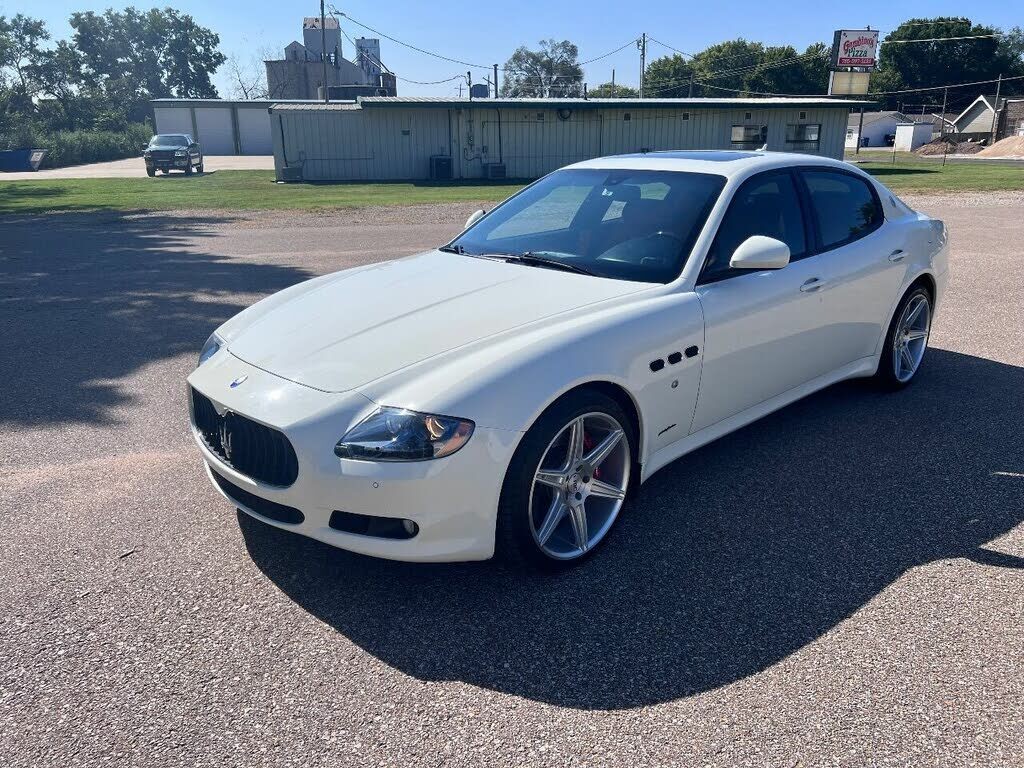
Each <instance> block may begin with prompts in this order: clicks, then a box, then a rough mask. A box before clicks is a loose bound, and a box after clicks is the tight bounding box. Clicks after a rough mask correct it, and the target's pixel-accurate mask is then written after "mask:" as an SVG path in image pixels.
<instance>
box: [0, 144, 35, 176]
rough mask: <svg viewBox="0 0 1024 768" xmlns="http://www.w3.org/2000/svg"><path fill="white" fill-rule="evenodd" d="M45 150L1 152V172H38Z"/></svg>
mask: <svg viewBox="0 0 1024 768" xmlns="http://www.w3.org/2000/svg"><path fill="white" fill-rule="evenodd" d="M44 157H46V150H45V149H8V150H5V151H3V152H0V171H38V170H39V164H40V163H41V162H43V158H44Z"/></svg>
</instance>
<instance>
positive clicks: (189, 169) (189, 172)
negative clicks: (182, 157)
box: [185, 160, 192, 176]
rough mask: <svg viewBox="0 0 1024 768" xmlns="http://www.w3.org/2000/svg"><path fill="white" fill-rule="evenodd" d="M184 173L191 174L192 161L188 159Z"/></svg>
mask: <svg viewBox="0 0 1024 768" xmlns="http://www.w3.org/2000/svg"><path fill="white" fill-rule="evenodd" d="M185 175H186V176H191V175H192V161H191V160H189V161H188V165H186V166H185Z"/></svg>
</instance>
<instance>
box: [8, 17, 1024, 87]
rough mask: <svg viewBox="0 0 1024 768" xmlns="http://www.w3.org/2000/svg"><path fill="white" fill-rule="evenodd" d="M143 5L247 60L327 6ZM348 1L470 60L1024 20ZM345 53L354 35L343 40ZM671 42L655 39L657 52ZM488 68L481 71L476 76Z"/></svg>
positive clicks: (424, 69) (805, 41)
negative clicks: (522, 51)
mask: <svg viewBox="0 0 1024 768" xmlns="http://www.w3.org/2000/svg"><path fill="white" fill-rule="evenodd" d="M108 5H112V6H113V7H118V8H119V7H123V5H121V4H117V3H103V2H101V3H98V4H93V5H90V4H89V2H88V0H47V1H46V2H45V3H44V2H39V0H35V1H34V2H28V1H27V0H22V1H21V2H11V1H10V0H6V1H5V0H0V14H4V15H8V16H10V15H13V14H15V13H19V12H20V13H25V14H28V15H31V16H35V17H37V18H43V19H44V20H45V21H46V22H47V24H48V26H49V28H50V31H51V33H52V34H53V35H54V36H55V37H63V36H67V35H69V34H70V32H71V30H70V27H69V26H68V24H67V19H68V17H69V16H70V14H71V13H72V12H73V11H77V10H95V11H100V10H103V9H104V8H106V7H108ZM134 5H135V6H136V7H141V8H146V7H152V6H154V5H156V6H160V7H163V6H165V5H171V6H173V7H176V8H178V9H180V10H183V11H185V12H187V13H190V14H192V16H193V17H195V19H196V20H197V21H198V22H199V23H200V24H203V25H204V26H207V27H210V28H212V29H213V30H215V31H216V32H217V33H218V34H219V35H220V38H221V50H222V51H224V53H226V54H237V55H238V56H239V57H240V58H241V59H242V60H243V61H248V60H250V59H253V58H255V57H256V56H257V54H258V53H259V52H260V51H261V50H263V49H266V48H270V49H273V50H275V51H277V50H281V49H283V48H284V46H285V45H287V44H288V43H289V42H290V41H291V40H293V39H301V35H302V17H303V16H306V15H309V16H312V15H316V14H318V13H319V2H308V3H299V2H267V0H249V2H238V1H236V0H206V1H205V2H196V1H195V0H161V1H160V2H153V3H146V2H136V3H134ZM335 5H336V6H337V7H338V8H339V10H341V11H344V12H346V13H348V14H351V16H353V17H354V18H356V19H358V20H359V21H361V22H363V23H365V24H368V25H370V26H371V27H375V28H376V29H379V30H380V31H382V32H385V33H387V34H389V35H391V36H392V37H395V38H398V39H399V40H403V41H406V42H409V43H413V44H415V45H417V46H419V47H421V48H426V49H429V50H433V51H438V52H440V53H444V54H446V55H448V56H450V57H452V58H455V59H461V60H464V61H468V62H473V63H480V64H491V63H494V62H496V63H498V64H499V65H500V64H502V63H504V61H505V59H507V58H508V57H509V55H510V54H511V53H512V51H514V50H515V49H516V47H518V46H520V45H527V46H535V45H536V43H537V41H538V40H540V39H542V38H548V37H553V38H556V39H559V40H561V39H569V40H572V41H573V42H575V43H576V44H577V45H578V46H579V49H580V60H581V61H585V60H587V59H591V58H593V57H596V56H600V55H601V54H604V53H607V52H608V51H611V50H613V49H615V48H618V47H619V46H620V45H622V44H623V43H626V42H628V41H629V40H631V39H633V38H634V37H638V36H639V35H640V33H641V32H647V33H648V34H649V35H652V36H653V37H655V38H656V39H658V40H660V41H662V42H664V43H667V44H668V45H670V46H673V47H675V48H678V49H680V50H683V51H687V52H692V51H697V50H700V49H701V48H704V47H706V46H707V45H710V44H712V43H715V42H719V41H721V40H726V39H730V38H735V37H745V38H747V39H749V40H759V41H762V42H765V43H772V44H785V43H789V44H792V45H794V46H796V47H797V48H798V49H802V48H804V47H805V46H807V45H809V44H810V43H813V42H816V41H825V42H830V41H831V37H832V31H833V30H834V29H839V28H844V27H845V28H860V27H863V26H864V25H870V26H871V27H872V28H877V29H881V30H882V31H883V33H885V32H887V31H888V30H890V29H892V28H893V27H894V26H895V25H897V24H898V23H899V22H900V21H902V20H904V19H907V18H910V17H912V16H938V15H964V14H966V15H969V16H970V17H971V18H972V19H973V20H974V21H976V22H981V23H985V24H992V25H995V26H1000V27H1004V28H1008V27H1011V26H1013V25H1014V24H1021V23H1022V21H1024V20H1022V19H1021V16H1020V14H1019V12H1018V13H1016V14H1015V13H1014V10H1013V9H1014V6H1015V5H1016V4H1015V3H1009V2H1006V1H1005V0H1002V1H999V0H974V1H973V2H971V3H970V4H969V9H968V7H967V6H965V5H964V3H963V2H962V0H960V1H959V2H945V1H944V0H931V1H930V2H893V1H892V0H889V1H888V2H882V1H880V0H862V1H861V2H858V3H842V4H840V3H822V4H820V5H819V4H817V3H810V4H808V3H806V2H791V3H785V2H783V3H778V2H775V3H766V2H757V3H754V2H750V3H747V2H737V1H736V0H733V1H732V2H721V1H718V2H715V1H714V0H713V1H712V2H700V3H696V2H680V1H679V0H648V1H646V2H633V3H630V2H623V0H617V1H616V2H611V1H609V0H561V1H560V2H551V1H550V0H549V1H548V2H536V1H535V0H528V1H526V0H521V1H520V2H516V3H511V4H509V3H495V2H487V0H475V1H474V2H468V1H466V0H435V1H434V2H432V3H429V4H428V3H419V2H401V1H395V0H392V2H387V3H382V2H370V1H369V0H352V1H351V2H345V0H335ZM1017 10H1018V11H1019V7H1018V8H1017ZM341 22H342V28H343V29H344V30H345V31H346V32H347V33H348V34H349V36H350V37H353V38H355V37H357V36H360V35H363V36H366V37H375V35H373V34H372V33H370V32H367V31H366V30H364V29H361V28H360V27H358V26H357V25H356V24H354V23H353V22H351V21H348V20H346V19H341ZM344 46H345V55H346V56H350V55H351V45H349V44H348V43H347V41H345V42H344ZM669 53H671V52H670V51H668V50H666V49H665V48H662V47H661V46H660V45H657V44H655V43H651V45H650V47H649V49H648V59H649V60H650V59H651V58H656V57H658V56H661V55H664V54H669ZM381 59H382V60H383V61H384V63H385V64H386V65H387V66H388V67H389V68H391V69H392V70H393V71H394V72H396V73H397V74H398V75H399V76H401V77H405V78H409V79H412V80H423V81H429V80H440V79H442V78H446V77H450V76H452V75H455V74H459V73H464V72H465V70H466V67H464V66H461V65H458V64H452V63H449V62H446V61H441V60H438V59H435V58H431V57H429V56H425V55H423V54H420V53H416V52H414V51H411V50H409V49H407V48H403V47H402V46H400V45H398V44H396V43H392V42H390V41H388V40H386V39H382V40H381ZM613 67H614V68H615V70H616V82H618V83H621V84H626V85H635V84H636V83H637V81H638V79H639V72H640V60H639V53H638V51H637V50H636V48H635V47H633V46H630V47H627V48H626V49H625V50H623V51H620V52H619V53H617V54H615V55H614V56H610V57H608V58H605V59H602V60H601V61H597V62H594V63H593V64H590V65H588V66H586V67H585V74H586V81H587V82H588V83H589V84H590V85H597V84H599V83H602V82H606V81H608V80H610V79H611V70H612V68H613ZM486 75H487V72H486V71H484V70H474V71H473V78H474V82H476V81H478V80H482V78H483V77H484V76H486ZM228 82H229V80H228V77H227V74H226V73H225V72H224V71H223V69H222V70H221V72H219V73H218V75H217V77H216V78H215V83H216V84H217V85H218V87H219V88H220V90H221V95H227V91H228ZM456 87H457V84H455V83H450V84H445V85H432V86H421V85H413V84H410V83H405V82H400V83H399V93H401V94H405V95H429V94H436V95H448V94H451V93H454V90H453V89H454V88H456Z"/></svg>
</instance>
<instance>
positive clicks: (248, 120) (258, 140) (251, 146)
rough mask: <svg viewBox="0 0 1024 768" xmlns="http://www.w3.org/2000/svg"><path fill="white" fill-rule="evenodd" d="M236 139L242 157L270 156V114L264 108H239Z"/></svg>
mask: <svg viewBox="0 0 1024 768" xmlns="http://www.w3.org/2000/svg"><path fill="white" fill-rule="evenodd" d="M238 138H239V141H240V142H241V144H242V154H243V155H272V154H274V144H273V142H272V141H271V138H270V112H269V111H268V110H267V108H266V107H261V108H257V107H251V108H250V107H239V109H238Z"/></svg>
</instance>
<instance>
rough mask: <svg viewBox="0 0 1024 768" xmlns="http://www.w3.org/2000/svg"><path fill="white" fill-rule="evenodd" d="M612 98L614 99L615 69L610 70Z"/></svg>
mask: <svg viewBox="0 0 1024 768" xmlns="http://www.w3.org/2000/svg"><path fill="white" fill-rule="evenodd" d="M612 98H613V99H614V98H615V69H614V68H613V69H612Z"/></svg>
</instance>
